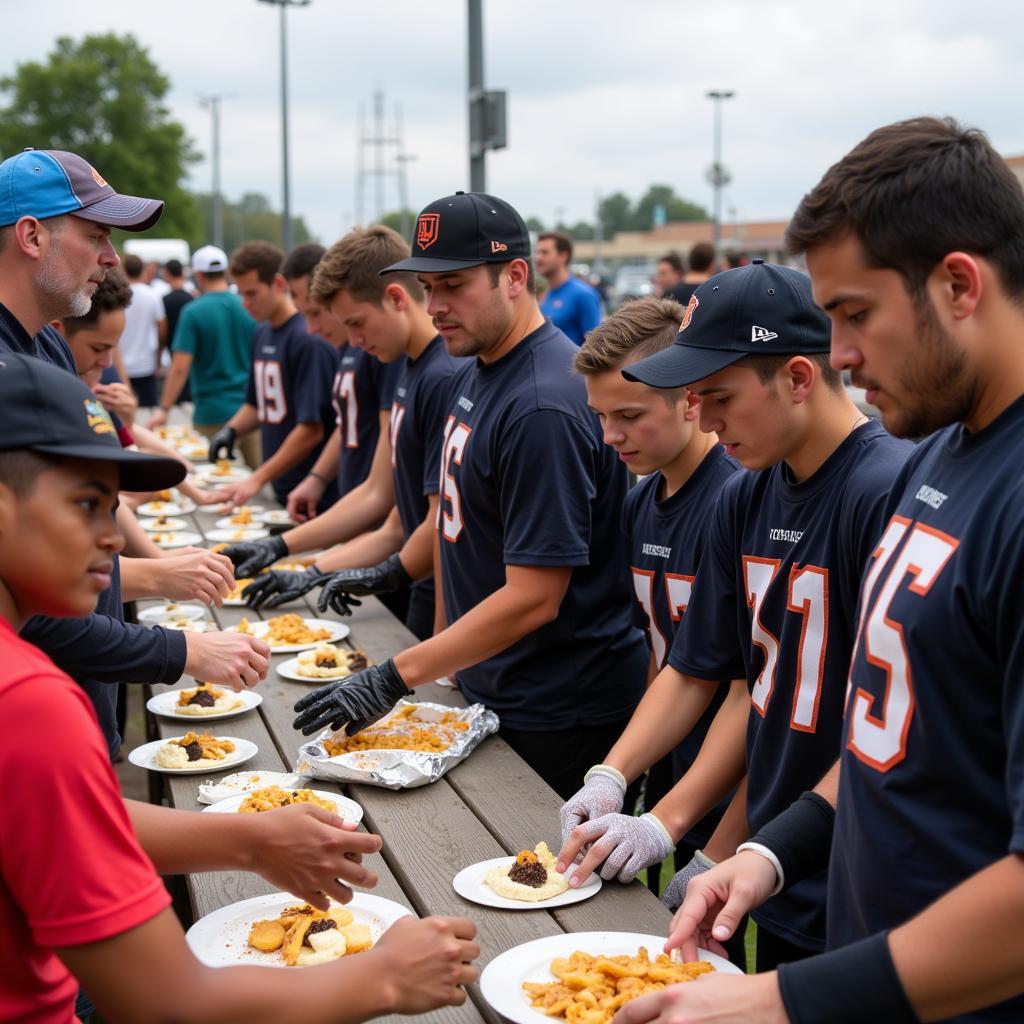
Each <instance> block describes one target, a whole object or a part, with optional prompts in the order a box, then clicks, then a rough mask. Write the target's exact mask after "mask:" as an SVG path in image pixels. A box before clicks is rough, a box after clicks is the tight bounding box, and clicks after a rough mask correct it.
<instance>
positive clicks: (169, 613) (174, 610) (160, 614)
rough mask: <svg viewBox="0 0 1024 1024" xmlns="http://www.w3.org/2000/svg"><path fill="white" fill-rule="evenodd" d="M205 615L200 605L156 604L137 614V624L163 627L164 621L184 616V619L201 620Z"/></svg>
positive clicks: (204, 609) (204, 610)
mask: <svg viewBox="0 0 1024 1024" xmlns="http://www.w3.org/2000/svg"><path fill="white" fill-rule="evenodd" d="M205 615H206V608H204V607H203V605H201V604H174V605H173V607H172V606H171V605H169V604H158V605H154V606H153V607H152V608H143V609H142V611H141V612H139V622H144V623H145V624H146V625H147V626H152V625H157V626H163V625H165V624H166V623H165V621H164V620H165V619H176V618H178V617H179V616H184V617H185V618H186V619H201V618H203V617H204V616H205Z"/></svg>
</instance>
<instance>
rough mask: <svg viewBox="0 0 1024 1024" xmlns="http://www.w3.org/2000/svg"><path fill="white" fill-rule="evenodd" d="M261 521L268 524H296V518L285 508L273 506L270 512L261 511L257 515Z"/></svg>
mask: <svg viewBox="0 0 1024 1024" xmlns="http://www.w3.org/2000/svg"><path fill="white" fill-rule="evenodd" d="M256 518H257V519H259V521H260V522H261V523H266V524H267V526H294V525H295V520H294V519H292V517H291V516H290V515H288V510H287V509H284V508H272V509H271V510H270V511H269V512H261V513H260V514H259V515H258V516H257V517H256Z"/></svg>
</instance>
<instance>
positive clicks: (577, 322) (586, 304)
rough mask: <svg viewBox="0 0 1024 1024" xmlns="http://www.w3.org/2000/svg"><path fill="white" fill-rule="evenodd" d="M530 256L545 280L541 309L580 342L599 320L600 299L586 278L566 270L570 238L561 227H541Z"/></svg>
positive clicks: (571, 337)
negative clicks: (553, 229) (545, 290)
mask: <svg viewBox="0 0 1024 1024" xmlns="http://www.w3.org/2000/svg"><path fill="white" fill-rule="evenodd" d="M533 260H534V264H535V265H536V267H537V273H538V274H540V275H542V276H543V277H544V278H546V280H547V282H548V290H547V292H545V294H544V298H543V299H542V300H541V304H540V311H541V313H543V314H544V316H546V317H547V318H548V319H549V320H550V321H551V322H552V323H553V324H554V325H555V326H556V327H557V328H558V329H559V330H560V331H561V332H562V333H563V334H564V335H565V336H566V337H567V338H569V340H570V341H573V342H575V343H576V344H577V345H580V344H582V342H583V339H584V337H585V336H586V333H587V331H589V330H590V329H591V328H592V327H596V326H597V325H598V324H599V323H600V322H601V300H600V298H599V297H598V294H597V292H596V291H595V290H594V289H593V288H591V287H590V285H589V284H587V283H586V281H581V280H580V279H579V278H578V277H575V276H574V275H573V274H571V273H570V272H569V264H570V263H571V262H572V239H571V238H570V237H569V236H568V235H566V234H563V233H562V232H561V231H545V232H544V233H543V234H541V235H540V236H539V237H538V238H537V251H536V252H535V253H534V254H533Z"/></svg>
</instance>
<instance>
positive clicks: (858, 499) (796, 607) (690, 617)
mask: <svg viewBox="0 0 1024 1024" xmlns="http://www.w3.org/2000/svg"><path fill="white" fill-rule="evenodd" d="M911 448H912V446H911V445H910V443H909V442H907V441H897V440H896V439H895V438H893V437H890V436H889V434H887V433H886V432H885V430H883V428H882V427H881V426H880V425H879V424H878V423H876V422H875V421H873V420H872V421H871V422H869V423H865V424H864V425H863V426H861V427H858V428H857V429H856V430H854V431H853V432H852V433H851V434H850V436H849V437H847V438H846V439H845V440H844V441H843V443H842V444H841V445H840V446H839V447H838V448H837V449H836V450H835V451H834V452H833V453H832V454H831V455H830V456H829V458H828V459H827V460H826V461H825V463H824V464H823V465H822V466H821V467H820V468H819V469H818V471H817V472H816V473H815V474H814V475H813V476H811V477H810V479H808V480H805V481H803V482H802V483H799V484H797V483H794V482H793V480H792V474H791V473H790V470H789V467H788V466H787V465H786V464H785V463H780V464H778V465H777V466H774V467H773V468H772V469H766V470H763V471H761V472H756V473H753V472H752V473H739V474H736V475H735V476H734V477H733V478H732V479H731V480H729V481H727V482H726V484H725V486H724V487H723V488H722V494H721V498H720V499H719V502H718V505H717V507H716V510H715V514H714V517H713V519H712V522H711V525H710V528H709V530H708V532H707V541H706V547H705V549H704V557H703V558H702V560H701V564H700V567H699V568H698V570H697V579H696V581H695V582H694V586H693V592H692V594H691V598H690V606H689V608H687V611H686V616H685V617H684V619H683V623H682V626H681V627H680V629H679V632H678V633H677V634H676V640H675V643H674V644H673V647H672V651H671V653H670V654H669V664H670V665H672V667H673V668H675V669H677V670H678V671H680V672H684V673H686V674H688V675H691V676H696V677H697V678H699V679H740V678H743V677H746V679H747V682H748V684H749V686H750V702H751V705H752V708H753V710H752V712H751V715H750V718H749V724H748V728H747V816H748V818H749V821H750V829H751V832H752V833H753V832H756V831H757V830H758V829H759V828H760V827H761V826H762V825H763V824H764V823H765V822H767V821H769V820H770V819H771V818H774V817H775V815H776V814H778V813H779V812H780V811H783V810H785V808H786V807H788V806H789V805H790V804H791V803H792V802H793V801H794V800H796V799H797V798H798V797H799V796H800V794H801V793H802V792H804V791H805V790H807V789H811V788H812V787H813V786H815V785H816V784H817V783H818V781H819V780H820V779H821V777H822V776H823V775H824V774H825V773H826V772H827V771H828V769H829V768H830V767H831V766H832V765H833V764H834V763H835V761H836V759H837V758H838V756H839V745H840V733H841V731H842V720H843V702H844V699H845V693H846V681H847V676H848V671H849V667H850V655H851V653H852V651H853V638H854V634H855V631H856V608H857V594H858V591H859V588H860V581H861V574H862V572H863V569H864V566H865V565H866V563H867V561H868V558H869V557H870V555H871V552H872V551H873V550H874V548H875V544H876V543H877V541H878V538H879V536H880V535H881V532H882V526H883V525H884V522H885V518H884V515H885V505H886V501H887V499H888V496H889V492H890V489H891V487H892V484H893V480H895V478H896V476H897V474H898V473H899V470H900V468H901V466H902V465H903V462H904V461H905V460H906V458H907V455H908V453H909V452H910V451H911ZM754 918H755V920H756V921H757V922H758V924H762V923H763V924H764V925H765V927H767V928H768V930H769V931H770V932H773V933H775V934H777V935H780V936H782V937H783V938H785V939H787V940H788V941H790V942H793V943H795V944H796V945H798V946H802V947H804V948H806V949H814V950H820V949H823V948H824V945H825V873H824V872H821V873H820V874H818V875H815V876H813V877H811V878H808V879H807V880H806V881H803V882H801V883H799V884H798V885H795V886H793V887H792V888H791V889H788V890H787V891H786V892H784V893H782V894H780V895H779V896H776V897H774V898H773V899H771V900H769V901H768V902H767V903H765V904H764V906H762V907H760V908H759V909H758V910H756V911H754Z"/></svg>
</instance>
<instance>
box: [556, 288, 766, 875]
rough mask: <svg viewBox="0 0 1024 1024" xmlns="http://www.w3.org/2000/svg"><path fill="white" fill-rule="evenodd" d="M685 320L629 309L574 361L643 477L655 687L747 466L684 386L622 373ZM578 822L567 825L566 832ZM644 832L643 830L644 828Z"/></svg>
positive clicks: (709, 716)
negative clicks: (724, 504) (717, 510)
mask: <svg viewBox="0 0 1024 1024" xmlns="http://www.w3.org/2000/svg"><path fill="white" fill-rule="evenodd" d="M682 319H683V308H682V306H680V305H679V303H677V302H673V301H672V300H671V299H654V298H648V299H638V300H637V301H635V302H628V303H626V304H625V305H624V306H622V307H621V308H620V309H619V310H618V311H617V312H615V313H613V314H612V315H611V316H610V317H608V319H606V320H604V321H602V322H601V323H600V324H599V325H598V326H597V327H595V328H594V329H593V330H592V331H591V332H590V334H588V335H587V338H586V340H585V341H584V342H583V345H582V346H581V348H580V350H579V352H578V353H577V354H576V358H575V360H574V361H573V368H574V369H575V371H576V372H577V373H579V374H581V375H582V377H583V379H584V382H585V383H586V386H587V400H588V403H589V405H590V407H591V409H593V410H594V411H595V412H596V413H597V416H598V419H599V420H600V421H601V424H602V426H603V428H604V441H605V444H607V445H610V446H611V447H612V448H613V449H614V450H615V452H616V453H617V454H618V456H619V458H620V459H621V460H622V461H623V462H624V463H625V464H626V466H627V467H628V468H629V469H630V471H632V472H634V473H637V474H638V475H640V477H641V480H640V482H639V484H637V486H636V487H634V488H633V489H632V490H631V491H630V492H629V494H628V495H627V496H626V504H625V509H624V511H623V516H622V528H623V531H624V532H625V534H626V536H627V538H628V540H629V565H630V573H631V576H632V580H633V590H634V593H635V596H636V605H635V608H636V612H637V619H636V621H637V625H639V626H640V627H641V628H642V629H644V630H645V631H646V632H647V637H648V646H649V648H650V665H649V667H648V673H647V678H648V682H651V681H653V680H654V678H655V676H657V674H658V673H659V672H660V671H661V669H662V668H664V666H665V663H666V659H667V658H668V651H669V648H670V647H671V645H672V639H673V637H674V636H675V634H676V632H677V630H678V628H679V624H680V623H681V622H682V619H683V615H684V614H685V610H686V606H687V604H689V594H690V588H691V586H692V584H693V579H694V576H695V574H696V572H697V564H698V562H699V561H700V555H701V551H702V550H703V548H704V534H705V530H706V527H707V522H708V519H709V517H710V515H711V511H712V509H713V508H714V505H715V502H716V501H717V500H718V492H719V490H720V489H721V487H722V485H723V484H724V483H725V481H726V480H727V479H728V478H729V477H730V476H732V474H733V473H735V472H736V471H737V470H738V469H739V466H738V465H737V464H736V462H735V461H734V460H733V459H731V458H729V457H728V456H727V455H726V454H725V451H724V449H723V448H722V446H721V445H720V444H719V443H718V438H717V437H715V435H714V434H705V433H704V432H703V431H701V430H700V428H699V426H698V424H697V417H698V415H699V412H700V403H699V401H698V399H697V396H696V395H694V394H692V393H691V392H689V391H687V390H686V389H685V388H683V389H679V390H670V391H662V390H658V389H656V388H650V387H648V386H647V385H646V384H639V383H637V382H636V381H628V380H626V379H625V378H624V377H623V376H622V373H621V370H622V369H623V367H625V366H629V365H631V364H632V363H635V362H638V361H639V360H641V359H644V358H646V357H647V356H649V355H653V354H654V353H655V352H660V351H662V350H663V349H665V348H667V347H668V346H669V345H671V344H672V342H673V341H674V340H675V337H676V334H677V333H678V330H679V324H680V322H681V321H682ZM728 689H729V684H728V683H727V682H726V683H723V684H722V685H721V686H720V687H719V690H718V693H716V695H715V697H714V698H713V699H712V701H711V703H710V705H709V706H708V708H707V710H706V711H705V712H704V714H703V715H702V717H701V719H700V721H699V722H698V723H697V725H696V726H695V727H694V729H693V730H692V731H691V732H690V735H689V736H687V737H686V739H685V740H684V741H683V742H682V743H681V744H680V745H679V746H678V747H676V749H675V750H673V751H672V752H671V754H670V755H668V756H666V757H664V758H662V759H661V760H660V761H658V763H657V764H655V765H653V766H652V767H651V769H650V772H649V773H648V776H647V782H646V785H645V787H644V806H645V808H646V810H648V811H650V812H651V813H652V814H653V815H654V816H655V817H657V816H658V803H659V802H660V801H661V799H662V798H663V797H664V796H665V794H666V793H667V792H668V790H669V789H671V788H672V786H673V784H674V783H675V782H676V781H678V779H679V778H680V777H681V776H682V775H683V774H684V773H685V772H686V771H687V770H688V769H689V767H690V766H691V765H692V764H693V761H694V760H695V758H696V756H697V754H698V752H699V751H700V747H701V744H702V743H703V742H704V737H705V736H706V735H707V731H708V728H709V727H710V725H711V722H712V720H713V719H714V717H715V714H716V713H717V712H718V709H719V708H720V707H721V706H722V702H723V701H724V699H725V696H726V693H727V692H728ZM610 777H612V776H610ZM609 792H611V791H609ZM620 810H622V801H621V800H620V801H618V803H616V802H615V801H614V800H612V801H611V802H610V803H609V811H620ZM724 810H725V806H724V802H722V803H721V804H719V806H717V807H716V808H715V809H714V810H713V811H712V812H710V813H709V814H708V815H706V816H705V817H704V818H703V819H702V820H701V821H699V822H697V823H695V824H694V826H693V827H692V828H691V829H690V830H689V831H688V832H687V833H686V835H685V836H682V837H678V839H679V841H678V842H675V843H674V846H675V858H676V866H677V867H682V866H683V865H684V864H688V863H689V862H690V860H691V859H692V858H693V857H694V855H695V854H697V853H698V852H699V851H700V848H701V847H703V846H705V845H706V844H707V842H708V840H709V839H710V838H711V834H712V833H713V832H714V831H715V828H716V826H717V825H718V822H719V820H720V819H721V816H722V813H723V812H724ZM576 824H578V822H577V821H575V820H570V821H568V822H567V823H566V826H567V827H566V828H565V829H564V831H566V832H567V831H568V830H569V829H571V828H572V827H573V826H574V825H576ZM638 826H639V827H643V826H642V825H641V824H640V823H639V822H638ZM672 838H673V839H675V838H677V837H672ZM742 838H746V837H745V836H743V837H742ZM651 839H652V842H654V843H655V844H656V845H658V846H659V848H660V849H664V850H665V853H666V855H667V853H668V852H669V849H668V846H669V844H668V843H667V842H666V840H665V837H664V835H663V834H662V833H661V832H659V831H658V830H656V829H655V830H652V832H651ZM659 840H660V842H659ZM737 841H738V840H737ZM735 845H736V844H735V842H734V843H733V846H732V848H731V849H730V850H729V852H730V853H731V850H732V849H735ZM714 855H715V853H714V851H712V853H711V856H712V857H713V856H714ZM661 859H662V858H660V857H659V858H657V861H656V862H654V863H652V864H650V865H649V866H648V869H647V884H648V887H649V888H650V889H651V890H652V891H653V892H654V893H658V892H660V886H659V881H660V867H661V865H660V861H661ZM623 867H624V866H623V865H621V864H616V863H606V864H605V865H604V867H603V868H602V873H603V874H604V877H606V878H613V877H616V876H621V877H623V879H624V880H626V877H625V876H626V875H630V874H631V873H630V872H625V873H624V874H622V872H623Z"/></svg>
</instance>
